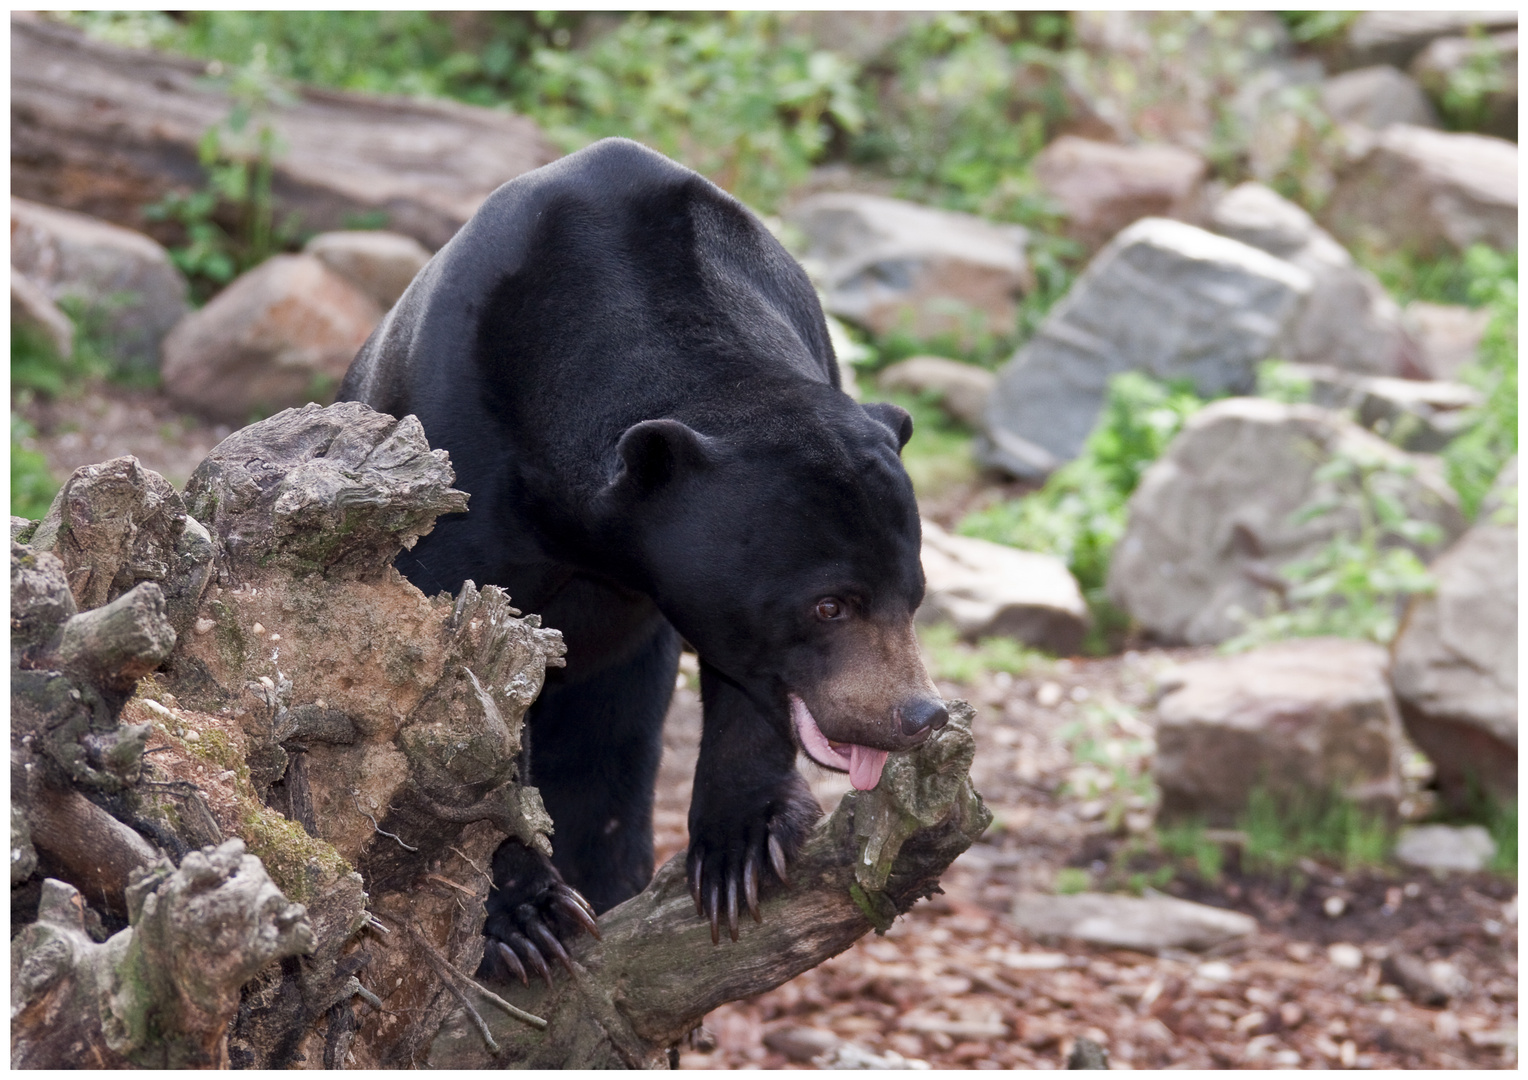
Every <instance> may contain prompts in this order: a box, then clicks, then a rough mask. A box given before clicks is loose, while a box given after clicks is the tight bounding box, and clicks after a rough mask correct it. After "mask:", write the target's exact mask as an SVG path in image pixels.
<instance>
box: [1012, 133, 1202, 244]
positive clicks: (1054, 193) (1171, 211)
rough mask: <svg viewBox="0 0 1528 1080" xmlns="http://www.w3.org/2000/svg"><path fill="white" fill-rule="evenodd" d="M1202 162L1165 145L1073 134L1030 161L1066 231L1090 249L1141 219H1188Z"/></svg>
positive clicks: (1195, 200)
mask: <svg viewBox="0 0 1528 1080" xmlns="http://www.w3.org/2000/svg"><path fill="white" fill-rule="evenodd" d="M1205 168H1206V165H1205V161H1204V159H1203V158H1201V157H1200V156H1199V155H1198V154H1191V153H1189V152H1188V151H1187V150H1180V149H1179V148H1178V147H1176V146H1168V145H1165V144H1157V145H1153V144H1143V145H1139V146H1120V145H1119V144H1117V143H1108V142H1096V141H1094V140H1092V139H1081V138H1077V137H1076V136H1073V135H1063V136H1061V137H1060V138H1058V139H1056V140H1055V141H1054V142H1052V143H1051V144H1050V145H1049V146H1047V147H1046V148H1045V149H1044V150H1042V151H1040V155H1039V156H1038V157H1037V158H1035V179H1037V180H1038V181H1040V186H1041V187H1042V188H1043V189H1044V190H1045V192H1046V194H1048V195H1049V196H1050V197H1051V198H1052V199H1054V200H1055V201H1056V202H1058V203H1059V204H1060V205H1061V206H1062V207H1063V208H1064V209H1065V213H1066V227H1067V231H1068V233H1070V234H1071V235H1072V236H1073V237H1075V238H1076V239H1077V240H1079V241H1081V242H1082V244H1083V245H1084V246H1085V247H1087V248H1088V249H1089V250H1090V251H1092V250H1097V249H1098V248H1100V247H1102V246H1103V245H1104V244H1106V243H1107V242H1108V241H1109V240H1110V239H1111V238H1112V237H1113V236H1114V234H1115V233H1117V232H1119V231H1120V230H1121V229H1123V228H1124V227H1125V226H1127V225H1129V224H1131V223H1132V222H1136V221H1139V220H1140V219H1141V218H1144V217H1173V218H1187V217H1190V216H1191V215H1192V214H1193V213H1194V212H1195V211H1196V210H1197V208H1198V201H1199V194H1200V188H1201V186H1202V185H1203V183H1204V174H1205Z"/></svg>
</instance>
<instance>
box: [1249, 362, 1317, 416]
mask: <svg viewBox="0 0 1528 1080" xmlns="http://www.w3.org/2000/svg"><path fill="white" fill-rule="evenodd" d="M1311 391H1312V383H1311V379H1310V376H1308V375H1304V374H1301V373H1300V372H1298V371H1296V370H1295V369H1294V368H1293V367H1292V366H1291V365H1289V364H1287V363H1285V362H1284V361H1283V360H1265V361H1263V362H1262V363H1261V364H1259V365H1258V366H1257V396H1258V397H1260V398H1267V399H1268V400H1269V401H1280V402H1283V403H1284V404H1285V405H1308V404H1310V399H1311Z"/></svg>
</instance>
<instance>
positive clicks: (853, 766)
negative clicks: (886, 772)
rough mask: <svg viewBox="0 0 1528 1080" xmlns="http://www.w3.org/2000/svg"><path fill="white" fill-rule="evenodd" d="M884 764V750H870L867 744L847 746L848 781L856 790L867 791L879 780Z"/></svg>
mask: <svg viewBox="0 0 1528 1080" xmlns="http://www.w3.org/2000/svg"><path fill="white" fill-rule="evenodd" d="M885 764H886V751H885V750H872V749H870V747H868V746H858V745H855V746H850V747H849V783H851V784H853V785H854V787H855V790H857V791H869V790H870V789H871V788H873V787H875V786H876V785H877V784H879V783H880V782H881V769H882V768H883V767H884V766H885Z"/></svg>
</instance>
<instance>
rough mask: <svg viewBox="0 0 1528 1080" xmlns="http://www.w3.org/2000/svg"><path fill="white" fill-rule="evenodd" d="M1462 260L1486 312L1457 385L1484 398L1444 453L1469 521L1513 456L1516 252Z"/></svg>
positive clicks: (1480, 249)
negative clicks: (1474, 350) (1484, 323)
mask: <svg viewBox="0 0 1528 1080" xmlns="http://www.w3.org/2000/svg"><path fill="white" fill-rule="evenodd" d="M1464 262H1465V265H1466V267H1467V268H1468V269H1469V270H1470V272H1471V276H1472V281H1471V286H1470V293H1469V296H1470V299H1471V300H1472V301H1474V302H1476V303H1479V304H1483V305H1484V306H1485V307H1487V309H1488V310H1490V312H1491V322H1490V324H1489V325H1488V326H1487V328H1486V332H1485V336H1484V337H1483V338H1482V339H1481V342H1480V348H1479V350H1478V352H1477V354H1476V359H1475V361H1474V363H1472V364H1469V365H1467V366H1466V367H1465V368H1464V370H1462V371H1461V372H1460V373H1459V378H1460V380H1461V381H1463V382H1466V383H1468V384H1470V385H1471V386H1473V387H1475V389H1477V390H1479V391H1480V392H1481V393H1482V394H1484V395H1485V404H1484V405H1483V406H1482V407H1481V409H1480V410H1479V412H1478V413H1477V416H1476V419H1475V422H1474V423H1473V424H1471V425H1470V426H1469V427H1468V428H1467V429H1466V430H1465V431H1463V432H1462V433H1460V435H1459V436H1458V437H1456V438H1455V439H1454V440H1453V441H1452V442H1450V443H1449V444H1448V446H1446V447H1445V448H1444V450H1443V461H1444V464H1445V466H1446V468H1447V470H1448V479H1449V483H1450V484H1451V485H1452V486H1453V488H1454V490H1455V491H1456V492H1458V494H1459V503H1460V508H1461V509H1462V510H1463V511H1464V513H1465V516H1466V517H1468V518H1471V519H1473V518H1474V517H1475V514H1476V513H1477V511H1478V510H1479V509H1480V503H1481V501H1482V500H1483V499H1484V498H1485V495H1486V492H1487V491H1489V490H1490V487H1491V484H1492V483H1493V482H1494V481H1495V479H1496V476H1497V474H1498V473H1499V472H1500V471H1501V467H1502V466H1503V465H1504V464H1506V461H1507V459H1508V458H1510V457H1511V456H1512V455H1514V454H1516V453H1517V253H1516V252H1512V253H1510V254H1502V253H1499V252H1496V251H1493V250H1491V249H1490V248H1488V247H1485V246H1484V245H1477V246H1476V247H1472V248H1470V249H1469V251H1467V252H1466V253H1465V257H1464Z"/></svg>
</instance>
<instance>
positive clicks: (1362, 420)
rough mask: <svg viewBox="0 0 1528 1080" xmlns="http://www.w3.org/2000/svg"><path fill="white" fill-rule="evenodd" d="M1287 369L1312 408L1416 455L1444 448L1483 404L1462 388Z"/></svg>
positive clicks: (1315, 367) (1296, 367)
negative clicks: (1305, 389) (1338, 415)
mask: <svg viewBox="0 0 1528 1080" xmlns="http://www.w3.org/2000/svg"><path fill="white" fill-rule="evenodd" d="M1286 370H1287V371H1288V372H1289V373H1290V374H1291V375H1295V376H1297V377H1303V378H1305V379H1307V380H1309V382H1310V386H1311V402H1312V403H1313V404H1316V405H1320V406H1321V407H1322V408H1326V409H1342V410H1345V411H1346V412H1348V414H1349V415H1351V416H1352V417H1353V419H1355V420H1357V421H1358V423H1359V424H1361V425H1362V426H1363V427H1364V428H1366V429H1367V430H1369V431H1372V432H1374V433H1375V434H1377V435H1379V436H1380V437H1381V438H1383V439H1385V440H1386V441H1387V442H1391V443H1394V444H1395V445H1397V446H1401V447H1404V448H1405V449H1407V450H1412V451H1416V452H1420V453H1436V452H1437V451H1439V450H1441V449H1443V447H1444V446H1446V445H1447V444H1448V442H1449V441H1450V440H1451V439H1453V438H1454V436H1456V435H1458V434H1459V433H1460V432H1461V431H1463V430H1464V429H1465V428H1466V427H1467V426H1468V425H1469V423H1470V421H1471V420H1472V419H1473V416H1472V415H1471V412H1470V410H1472V409H1475V408H1478V407H1479V406H1481V405H1482V404H1484V403H1485V398H1484V396H1483V395H1482V394H1481V393H1480V391H1478V390H1476V389H1475V388H1474V387H1472V386H1466V385H1464V384H1463V383H1456V382H1441V381H1437V380H1433V379H1392V378H1387V377H1385V376H1379V375H1355V374H1353V373H1352V372H1350V371H1341V370H1338V369H1337V368H1331V367H1322V366H1319V365H1315V364H1290V365H1288V366H1287V368H1286Z"/></svg>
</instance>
